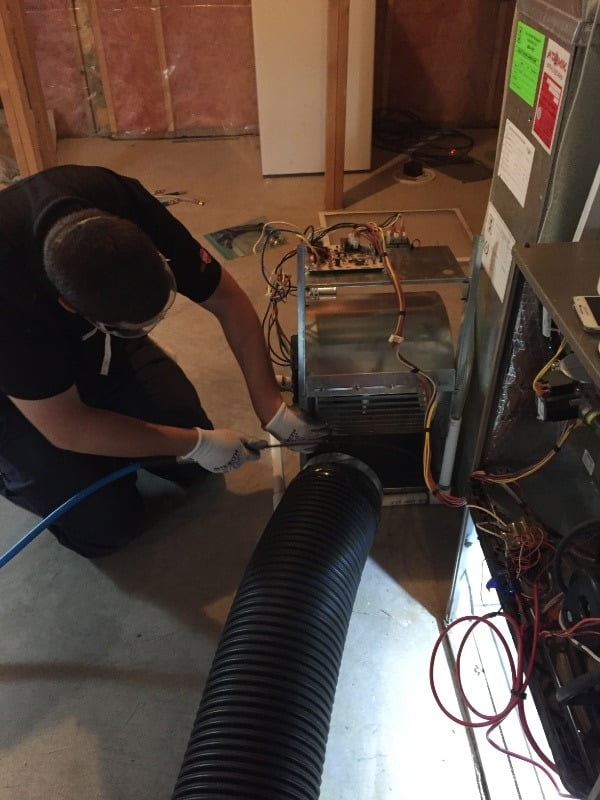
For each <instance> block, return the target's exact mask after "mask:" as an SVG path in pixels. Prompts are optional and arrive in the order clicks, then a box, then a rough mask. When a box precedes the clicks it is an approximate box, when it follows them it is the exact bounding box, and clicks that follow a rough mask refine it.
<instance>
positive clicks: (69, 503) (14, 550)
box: [0, 461, 142, 567]
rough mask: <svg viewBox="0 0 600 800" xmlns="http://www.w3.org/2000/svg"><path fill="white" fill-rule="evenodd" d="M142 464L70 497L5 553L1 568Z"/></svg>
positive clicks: (129, 466)
mask: <svg viewBox="0 0 600 800" xmlns="http://www.w3.org/2000/svg"><path fill="white" fill-rule="evenodd" d="M141 466H142V464H141V463H140V462H139V461H135V462H134V463H133V464H127V465H126V466H125V467H119V469H117V470H115V471H114V472H110V473H109V474H108V475H105V476H104V477H103V478H99V479H98V480H97V481H95V482H94V483H91V484H90V485H89V486H87V487H86V488H85V489H82V490H81V491H80V492H77V494H74V495H73V497H70V498H69V499H68V500H65V502H64V503H61V504H60V505H59V506H58V508H55V509H54V511H51V512H50V513H49V514H48V516H46V517H44V519H42V520H41V521H40V522H38V524H37V525H36V526H35V527H33V528H32V529H31V530H30V531H29V533H26V534H25V536H23V537H22V538H21V539H19V541H18V542H17V543H16V544H14V545H13V546H12V547H11V548H10V549H9V550H7V551H6V553H4V555H2V556H0V567H3V566H4V565H5V564H8V562H9V561H10V560H11V559H13V558H14V557H15V556H16V555H17V554H18V553H20V552H21V550H23V549H24V548H25V547H27V545H28V544H29V543H30V542H32V541H33V540H34V539H35V538H36V537H37V536H39V535H40V533H42V531H44V530H46V528H48V527H49V526H50V525H51V524H52V523H53V522H55V521H56V520H57V519H59V518H60V517H62V515H63V514H65V513H66V512H67V511H69V510H70V509H71V508H73V506H75V505H77V503H80V502H81V501H82V500H84V499H85V498H86V497H89V495H91V494H93V493H94V492H97V491H98V489H102V487H103V486H107V485H108V484H109V483H112V482H113V481H117V480H119V478H124V477H125V475H129V474H130V473H131V472H136V470H138V469H140V467H141Z"/></svg>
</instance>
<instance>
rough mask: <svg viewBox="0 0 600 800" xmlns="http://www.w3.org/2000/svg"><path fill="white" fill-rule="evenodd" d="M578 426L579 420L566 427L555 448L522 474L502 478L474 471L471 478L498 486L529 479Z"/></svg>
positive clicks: (580, 423)
mask: <svg viewBox="0 0 600 800" xmlns="http://www.w3.org/2000/svg"><path fill="white" fill-rule="evenodd" d="M580 425H583V422H582V421H581V420H579V419H577V420H575V421H574V422H572V423H571V424H570V425H568V426H567V427H566V428H565V430H564V431H563V432H562V434H561V436H559V438H558V441H557V443H556V446H555V447H553V448H552V450H550V452H549V453H546V455H545V456H543V457H542V458H541V459H540V460H539V461H537V462H536V463H535V464H532V465H531V466H530V467H527V468H526V469H524V470H523V471H522V472H519V473H517V474H515V475H511V476H508V477H506V478H503V477H502V476H500V475H488V474H486V473H485V472H481V471H477V470H476V471H475V472H474V473H473V477H474V478H481V479H482V480H484V481H486V482H488V483H498V484H504V483H515V481H520V480H523V478H529V477H530V476H531V475H535V473H536V472H539V471H540V469H541V468H542V467H544V466H546V464H547V463H548V462H549V461H551V460H552V459H553V458H554V456H555V455H556V454H557V453H558V451H559V450H560V448H561V447H562V446H563V445H564V443H565V442H566V441H567V439H568V438H569V436H570V435H571V434H572V433H573V431H574V430H575V428H578V427H579V426H580Z"/></svg>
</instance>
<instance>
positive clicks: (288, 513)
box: [172, 454, 381, 800]
mask: <svg viewBox="0 0 600 800" xmlns="http://www.w3.org/2000/svg"><path fill="white" fill-rule="evenodd" d="M380 510H381V487H380V485H379V481H378V479H377V478H376V477H375V475H374V474H373V473H372V472H371V471H370V470H369V468H368V467H366V466H365V465H364V464H362V463H361V462H360V461H357V460H355V459H351V458H349V457H348V456H343V455H337V454H333V455H332V454H327V455H324V456H319V457H317V458H315V459H313V460H312V461H310V462H309V463H308V464H307V465H306V467H305V468H304V469H303V470H302V471H301V472H300V473H299V475H298V476H297V477H296V478H295V480H294V481H292V483H290V485H289V486H288V488H287V490H286V491H285V493H284V495H283V497H282V499H281V502H280V503H279V505H278V506H277V509H276V510H275V512H274V514H273V516H272V517H271V520H270V521H269V523H268V525H267V527H266V529H265V531H264V533H263V535H262V537H261V539H260V541H259V543H258V545H257V547H256V550H255V552H254V554H253V556H252V558H251V560H250V562H249V564H248V567H247V569H246V572H245V574H244V576H243V578H242V582H241V584H240V586H239V589H238V591H237V594H236V597H235V599H234V602H233V605H232V607H231V611H230V613H229V616H228V618H227V621H226V623H225V627H224V629H223V634H222V636H221V640H220V642H219V645H218V647H217V651H216V654H215V657H214V660H213V664H212V666H211V670H210V673H209V676H208V679H207V682H206V686H205V688H204V693H203V696H202V700H201V702H200V707H199V710H198V714H197V716H196V720H195V722H194V726H193V728H192V732H191V735H190V739H189V743H188V746H187V750H186V753H185V757H184V760H183V765H182V767H181V771H180V774H179V777H178V779H177V783H176V786H175V790H174V793H173V797H172V800H195V799H196V798H202V800H211V799H215V800H216V799H217V798H221V800H222V798H229V800H233V798H246V799H247V798H249V797H256V798H261V800H316V798H318V796H319V791H320V785H321V775H322V770H323V763H324V759H325V748H326V743H327V736H328V733H329V724H330V719H331V709H332V706H333V699H334V695H335V689H336V685H337V679H338V673H339V667H340V662H341V658H342V652H343V649H344V644H345V640H346V634H347V630H348V624H349V621H350V614H351V612H352V606H353V604H354V600H355V597H356V592H357V589H358V585H359V582H360V578H361V575H362V571H363V568H364V564H365V561H366V559H367V555H368V553H369V550H370V548H371V544H372V541H373V536H374V533H375V530H376V527H377V524H378V522H379V516H380Z"/></svg>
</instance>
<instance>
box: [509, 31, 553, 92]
mask: <svg viewBox="0 0 600 800" xmlns="http://www.w3.org/2000/svg"><path fill="white" fill-rule="evenodd" d="M544 41H545V36H544V34H543V33H540V32H539V31H536V30H535V28H532V27H530V26H529V25H526V24H525V23H524V22H519V23H518V24H517V35H516V37H515V46H514V50H513V59H512V65H511V68H510V80H509V82H508V85H509V87H510V88H511V89H512V90H513V92H516V94H518V95H519V97H521V98H522V99H523V100H525V102H526V103H528V104H529V105H530V106H533V104H534V103H535V90H536V89H537V83H538V77H539V74H540V66H541V63H542V54H543V52H544Z"/></svg>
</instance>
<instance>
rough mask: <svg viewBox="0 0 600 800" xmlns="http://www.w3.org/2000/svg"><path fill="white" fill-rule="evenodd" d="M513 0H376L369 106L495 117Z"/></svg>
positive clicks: (456, 117)
mask: <svg viewBox="0 0 600 800" xmlns="http://www.w3.org/2000/svg"><path fill="white" fill-rule="evenodd" d="M514 9H515V0H460V2H454V3H443V2H440V1H439V0H377V31H376V52H377V60H376V64H375V87H374V106H375V109H381V108H398V109H405V110H408V111H411V112H412V113H414V114H416V115H417V116H419V117H421V119H423V120H425V121H427V122H432V123H445V124H447V125H457V126H461V127H468V126H472V127H478V126H482V127H486V126H490V125H495V124H497V122H498V119H499V117H500V108H501V104H502V95H503V90H504V79H505V69H506V59H507V54H508V45H509V40H510V32H511V27H512V19H513V16H514Z"/></svg>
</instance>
